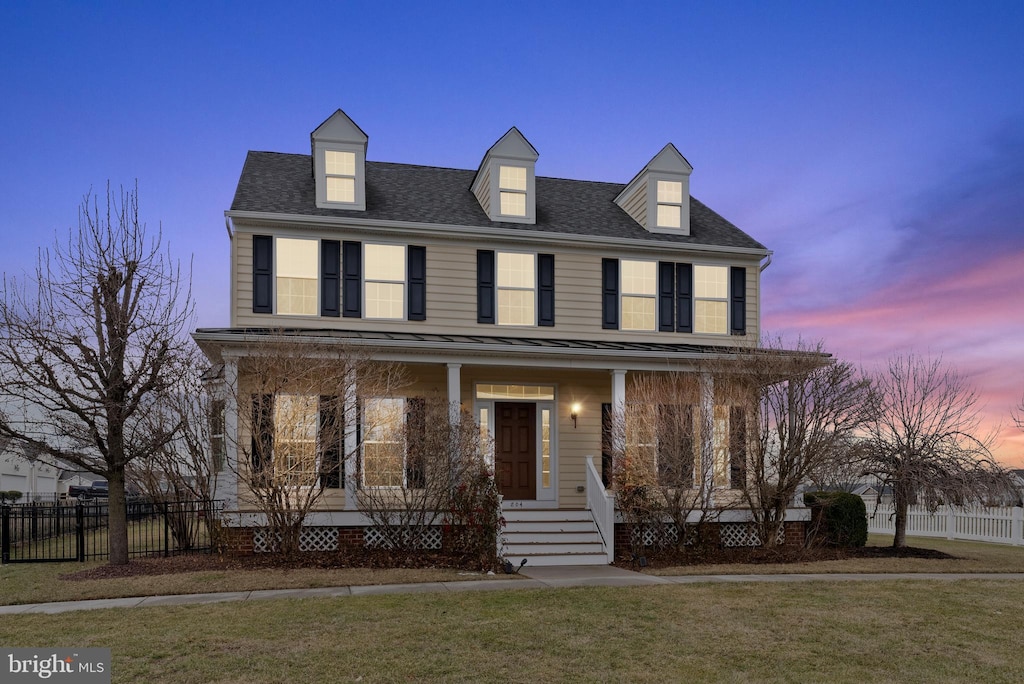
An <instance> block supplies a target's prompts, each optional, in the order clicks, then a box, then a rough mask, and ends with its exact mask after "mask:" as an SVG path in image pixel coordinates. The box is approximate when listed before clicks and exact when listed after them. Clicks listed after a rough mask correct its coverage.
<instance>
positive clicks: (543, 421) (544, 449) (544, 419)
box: [540, 409, 551, 489]
mask: <svg viewBox="0 0 1024 684" xmlns="http://www.w3.org/2000/svg"><path fill="white" fill-rule="evenodd" d="M540 486H541V487H544V488H545V489H546V488H548V487H550V486H551V410H550V409H542V410H541V412H540Z"/></svg>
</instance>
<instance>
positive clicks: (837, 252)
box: [0, 0, 1024, 467]
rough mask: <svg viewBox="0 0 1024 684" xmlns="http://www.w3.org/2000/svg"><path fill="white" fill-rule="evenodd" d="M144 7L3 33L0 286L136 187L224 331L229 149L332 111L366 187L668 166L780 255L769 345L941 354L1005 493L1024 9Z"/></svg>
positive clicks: (16, 26) (1022, 460)
mask: <svg viewBox="0 0 1024 684" xmlns="http://www.w3.org/2000/svg"><path fill="white" fill-rule="evenodd" d="M151 4H154V3H131V4H129V3H124V4H123V5H122V4H114V3H111V4H108V5H104V4H103V3H77V2H76V3H72V2H68V3H46V2H32V3H22V5H24V6H23V7H18V6H15V4H14V3H4V5H3V7H2V8H0V92H2V93H3V96H2V100H3V102H4V104H3V106H0V185H2V187H3V188H4V193H3V196H4V203H3V211H0V235H2V237H3V238H4V249H3V250H2V252H0V270H2V271H4V272H6V273H7V274H20V273H21V272H22V271H24V270H26V269H30V268H32V267H33V265H34V263H35V256H36V250H37V249H38V248H39V247H40V246H45V245H47V244H49V243H50V242H52V239H53V237H54V234H55V232H60V231H65V232H66V231H67V229H68V228H70V227H72V226H74V225H76V224H77V219H76V216H77V214H76V212H77V206H78V204H79V202H80V201H81V198H82V195H83V194H84V193H86V192H87V191H88V190H89V189H90V187H91V188H93V190H94V191H100V192H102V190H103V187H104V185H105V183H106V181H107V180H108V179H110V180H111V181H112V182H113V183H114V184H115V185H117V184H124V185H131V184H132V183H134V182H135V179H138V184H139V197H140V213H141V215H142V217H143V218H144V219H145V220H146V221H147V222H149V224H150V225H152V226H155V225H156V224H157V223H158V222H159V223H162V226H163V230H164V235H165V237H166V239H167V240H169V242H170V244H171V248H172V251H173V253H174V254H175V255H176V256H177V257H179V258H181V259H183V260H187V259H189V258H190V256H191V257H192V258H193V274H194V275H193V282H194V291H195V295H196V302H197V312H198V321H197V324H198V325H199V326H221V325H226V324H227V323H228V313H227V312H228V259H227V255H228V240H227V236H226V233H225V229H224V218H223V212H224V210H225V209H227V208H228V206H229V205H230V203H231V197H232V195H233V192H234V188H235V184H236V182H237V180H238V176H239V172H240V171H241V167H242V162H243V160H244V158H245V154H246V151H247V150H250V149H254V150H272V151H279V152H300V153H306V154H308V153H309V133H310V131H311V130H312V129H313V128H314V127H316V126H317V125H318V124H319V123H320V122H321V121H323V120H324V119H325V118H326V117H327V116H328V115H329V114H330V113H331V112H333V111H334V110H335V109H336V108H338V107H341V108H343V109H344V110H345V111H346V112H347V113H348V114H349V115H350V116H351V117H352V118H353V119H354V120H355V121H356V122H357V123H358V124H359V125H360V126H362V128H363V129H364V130H365V131H366V132H367V134H368V135H369V138H370V142H369V149H368V158H369V159H371V160H378V161H396V162H407V163H416V164H426V165H435V166H450V167H457V168H476V166H477V164H478V163H479V161H480V158H481V157H482V155H483V152H484V151H485V150H486V149H487V147H488V146H490V145H491V144H492V143H493V142H494V141H495V140H497V139H498V137H500V136H501V135H502V134H503V133H504V132H505V131H506V130H507V129H508V128H509V127H510V126H512V125H515V126H517V127H518V128H519V129H520V130H521V131H522V132H523V133H524V134H525V135H526V137H527V138H528V139H529V140H530V142H532V143H533V145H534V146H535V147H536V148H537V150H538V151H539V153H540V159H539V160H538V162H537V173H538V175H545V176H557V177H567V178H580V179H589V180H600V181H614V182H626V181H628V180H629V179H630V178H631V177H632V176H633V175H634V174H635V173H636V172H637V171H638V170H639V169H640V168H641V167H642V166H643V165H644V164H645V163H646V162H647V161H648V160H649V159H650V158H651V157H652V156H654V154H655V153H657V152H658V150H660V149H661V148H662V146H664V144H665V143H666V142H669V141H671V142H673V143H675V145H676V147H678V148H679V150H680V151H681V152H682V153H683V154H684V155H685V156H686V158H687V159H688V160H689V161H690V163H691V164H692V165H693V166H694V172H693V175H692V177H691V191H692V193H693V195H694V196H695V197H697V198H699V199H701V200H702V201H703V202H705V203H706V204H708V205H709V206H711V207H712V208H714V209H715V210H716V211H718V212H719V213H720V214H722V215H723V216H725V217H726V218H728V219H729V220H731V221H732V222H734V223H735V224H737V225H738V226H739V227H741V228H742V229H744V230H745V231H747V232H748V233H750V234H751V235H753V236H754V237H755V238H756V239H758V240H760V241H761V242H763V243H764V244H766V245H767V246H768V247H769V249H772V250H773V251H774V255H773V261H772V265H771V266H770V267H769V268H768V270H767V271H765V273H764V281H763V283H764V294H763V296H764V305H763V327H764V328H765V329H766V330H768V331H771V332H772V333H774V334H780V335H784V336H785V337H787V338H789V339H791V340H792V339H795V338H796V337H797V336H801V337H803V338H805V339H809V340H818V339H821V340H823V341H824V343H825V346H826V348H827V349H828V350H829V351H831V352H833V353H834V354H835V355H836V356H838V357H840V358H845V359H848V360H851V361H853V362H855V363H857V364H860V365H863V366H864V367H865V368H866V369H869V370H873V369H876V368H877V367H878V364H879V363H882V362H884V360H885V359H886V358H887V357H888V356H889V355H891V354H894V353H905V352H907V351H910V350H914V351H916V352H918V353H921V354H926V355H941V356H942V357H943V359H944V360H945V361H946V362H948V363H950V364H952V365H955V366H956V367H957V368H958V369H959V370H960V371H961V372H963V373H964V374H966V375H968V376H969V378H970V380H971V381H972V383H973V384H974V385H975V386H976V388H977V389H978V390H979V392H980V393H981V394H982V396H983V398H984V401H985V406H986V408H985V418H986V425H987V427H988V428H996V427H997V426H1001V428H1002V430H1001V432H1002V435H1001V436H1002V442H1001V445H1000V446H999V448H998V449H997V454H998V456H999V457H1000V458H1001V459H1002V460H1003V462H1004V463H1006V464H1008V465H1013V466H1015V467H1024V435H1021V433H1020V432H1019V431H1018V430H1016V429H1015V428H1012V427H1011V424H1010V412H1011V408H1012V407H1013V405H1014V404H1015V403H1019V401H1020V400H1021V396H1022V394H1024V48H1022V47H1021V36H1022V35H1024V3H1022V2H1019V1H1013V2H997V1H989V2H982V3H964V2H939V1H937V0H934V1H930V2H857V3H831V2H830V3H819V2H803V3H801V2H782V3H777V2H769V3H764V2H749V3H748V2H728V3H701V2H671V3H660V2H645V3H637V4H635V5H632V4H629V3H622V2H614V3H613V2H587V3H583V2H580V3H574V2H561V3H554V2H536V3H534V2H519V3H488V2H477V3H472V4H469V3H448V2H431V3H401V2H391V3H378V2H366V3H350V2H337V3H323V5H325V6H326V7H327V9H324V8H323V7H322V6H320V5H308V6H307V5H306V4H305V3H301V2H293V3H288V4H287V5H277V4H270V3H265V4H263V3H259V2H248V3H197V4H196V5H195V6H194V7H193V8H191V9H189V8H188V6H187V3H174V4H173V5H172V6H171V7H165V8H160V9H154V8H151V7H149V5H151ZM140 5H145V7H142V6H140ZM207 5H211V6H210V7H208V6H207ZM282 8H285V9H282ZM470 8H471V9H470Z"/></svg>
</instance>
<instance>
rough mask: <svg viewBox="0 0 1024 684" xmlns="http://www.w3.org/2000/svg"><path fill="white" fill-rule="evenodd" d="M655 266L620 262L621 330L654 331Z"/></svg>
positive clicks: (650, 262)
mask: <svg viewBox="0 0 1024 684" xmlns="http://www.w3.org/2000/svg"><path fill="white" fill-rule="evenodd" d="M656 266H657V264H656V263H655V262H653V261H629V260H626V259H623V260H622V263H621V266H620V269H621V277H622V286H621V289H620V291H621V292H622V329H623V330H651V331H653V330H654V325H655V320H654V319H655V316H654V309H655V295H656V292H657V290H656V285H655V282H656V279H655V271H656Z"/></svg>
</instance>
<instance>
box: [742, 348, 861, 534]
mask: <svg viewBox="0 0 1024 684" xmlns="http://www.w3.org/2000/svg"><path fill="white" fill-rule="evenodd" d="M732 375H733V377H732V378H731V379H730V382H729V383H728V385H727V386H728V387H729V388H731V389H729V390H728V392H729V393H730V394H731V395H732V396H731V397H729V398H727V399H726V401H727V402H728V403H730V404H732V405H734V406H746V411H744V412H743V415H744V416H745V419H746V422H747V425H748V426H749V428H750V432H751V434H750V435H749V436H748V438H747V445H748V448H749V449H750V453H749V457H748V459H747V463H748V465H747V469H748V471H747V474H746V478H745V482H744V486H743V489H742V491H743V498H744V500H745V501H746V503H747V504H748V505H749V506H750V512H751V516H752V517H753V521H754V525H755V527H756V528H757V532H758V535H759V536H760V538H761V541H762V543H763V544H764V545H765V546H767V547H772V546H774V545H775V544H776V542H777V540H778V537H779V532H780V530H781V528H782V525H783V523H784V522H785V516H786V509H787V508H789V507H790V506H791V505H792V502H793V498H794V497H795V496H796V494H797V492H798V491H799V490H800V487H801V486H802V485H804V484H805V483H806V482H808V481H809V480H813V479H814V478H815V477H816V476H820V474H821V473H822V472H823V471H824V470H827V469H835V468H837V467H839V466H840V465H841V464H843V462H844V459H845V458H847V457H850V456H851V455H852V454H853V453H854V452H852V451H851V444H852V443H853V440H854V438H855V436H856V434H857V431H858V430H860V429H861V428H863V426H864V425H865V423H866V421H867V420H868V418H869V416H870V409H871V406H872V402H871V383H870V381H869V380H868V379H866V378H864V377H861V376H860V374H859V373H858V372H857V371H856V369H855V368H854V367H853V365H852V364H850V363H848V362H845V361H837V360H832V359H830V358H829V357H828V355H827V354H825V353H824V351H823V349H822V346H821V345H820V344H818V345H815V346H813V347H807V346H805V345H802V344H798V345H797V348H796V349H795V350H789V351H787V350H785V349H784V345H783V344H782V343H781V342H778V341H777V342H772V343H769V344H766V345H765V346H764V347H762V348H761V349H758V350H756V351H753V352H750V353H745V354H742V355H741V356H740V358H739V359H738V362H737V365H736V367H735V369H734V372H733V374H732ZM741 419H742V418H741ZM736 434H737V433H735V432H734V433H733V440H735V439H736ZM736 446H738V445H734V448H736Z"/></svg>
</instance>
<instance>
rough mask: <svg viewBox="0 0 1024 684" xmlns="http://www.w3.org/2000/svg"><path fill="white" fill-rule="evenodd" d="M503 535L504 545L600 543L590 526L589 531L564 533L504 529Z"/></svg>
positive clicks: (557, 531) (547, 530) (549, 530)
mask: <svg viewBox="0 0 1024 684" xmlns="http://www.w3.org/2000/svg"><path fill="white" fill-rule="evenodd" d="M503 534H504V535H505V542H506V543H526V542H532V543H536V544H577V543H580V542H592V541H594V540H597V541H601V538H600V536H598V534H597V532H596V530H595V529H594V527H593V525H591V526H590V529H587V530H583V531H581V532H565V531H564V530H551V529H546V530H522V529H518V528H517V529H514V530H510V529H508V528H507V527H506V528H505V531H504V532H503Z"/></svg>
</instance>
